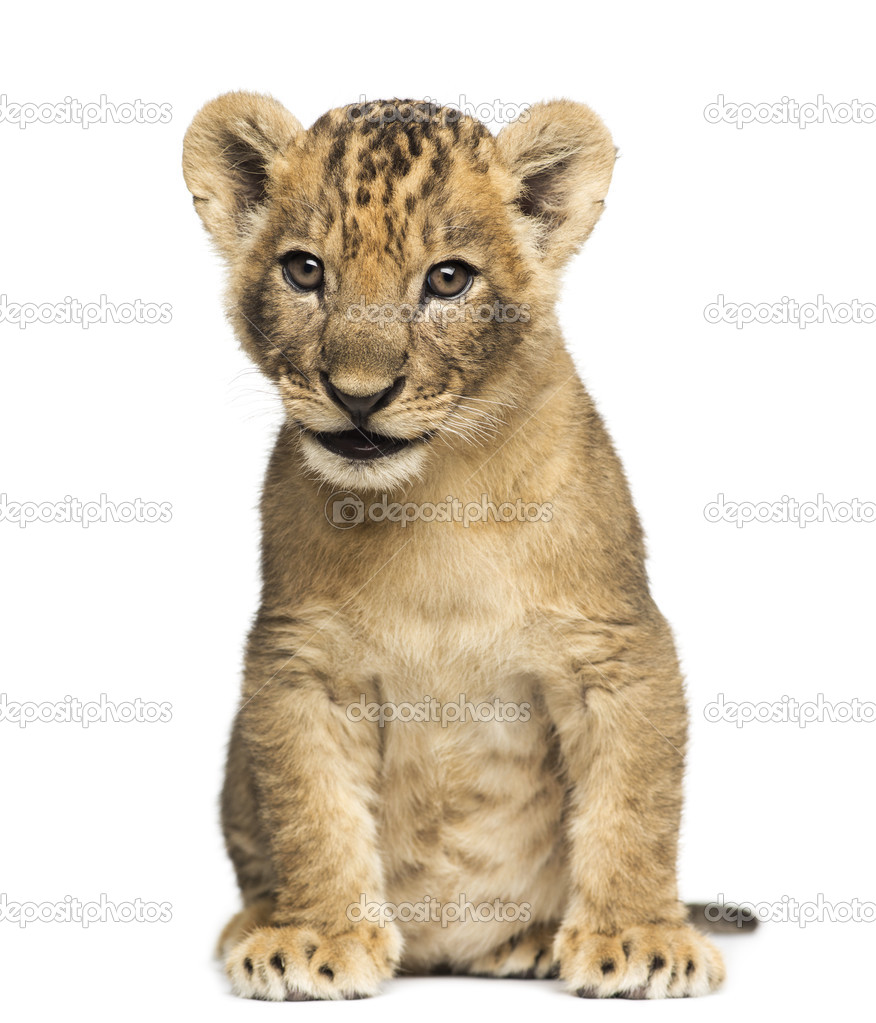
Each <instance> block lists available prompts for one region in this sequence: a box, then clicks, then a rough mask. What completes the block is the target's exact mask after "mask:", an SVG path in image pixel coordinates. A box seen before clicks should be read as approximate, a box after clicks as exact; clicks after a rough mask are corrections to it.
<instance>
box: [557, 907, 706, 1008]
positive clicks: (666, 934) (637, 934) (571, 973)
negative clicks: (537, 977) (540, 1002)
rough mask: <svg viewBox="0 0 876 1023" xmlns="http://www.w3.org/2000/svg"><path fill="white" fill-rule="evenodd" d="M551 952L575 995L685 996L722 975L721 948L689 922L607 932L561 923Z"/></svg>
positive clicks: (703, 991)
mask: <svg viewBox="0 0 876 1023" xmlns="http://www.w3.org/2000/svg"><path fill="white" fill-rule="evenodd" d="M554 957H555V958H556V959H558V960H559V963H560V978H561V979H562V980H564V981H565V983H566V987H567V989H568V990H569V991H571V992H572V993H573V994H576V995H578V997H579V998H687V997H691V996H695V995H706V994H708V993H709V992H710V991H714V990H715V988H717V987H718V986H719V985H720V984H721V982H722V981H723V979H724V960H723V959H722V957H721V953H720V952H719V951H718V949H717V948H715V946H714V945H713V944H712V943H711V942H710V941H709V940H708V938H705V937H704V936H703V935H702V934H700V933H699V931H695V930H694V929H693V928H692V927H688V926H680V927H673V926H664V925H659V926H658V925H648V926H644V927H630V928H628V929H626V930H624V931H621V932H620V933H619V934H617V935H612V936H608V935H604V934H593V933H591V932H588V931H586V930H584V929H583V928H577V927H573V926H566V927H564V928H563V929H562V930H561V931H560V933H559V934H558V935H557V940H556V944H555V946H554Z"/></svg>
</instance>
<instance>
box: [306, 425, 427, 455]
mask: <svg viewBox="0 0 876 1023" xmlns="http://www.w3.org/2000/svg"><path fill="white" fill-rule="evenodd" d="M313 437H314V438H315V439H316V440H318V441H319V443H320V444H322V446H323V447H324V448H325V449H326V451H331V452H332V453H333V454H335V455H340V456H341V457H342V458H350V459H352V460H353V461H357V462H366V461H370V460H371V459H373V458H385V457H386V456H387V455H394V454H395V453H396V452H397V451H402V450H404V448H407V447H410V446H411V445H412V444H417V443H419V442H420V441H422V440H425V439H426V437H425V436H423V437H416V438H414V439H413V440H408V439H407V438H405V437H384V436H383V435H382V434H380V433H371V432H370V431H369V430H343V431H342V432H341V433H315V434H313Z"/></svg>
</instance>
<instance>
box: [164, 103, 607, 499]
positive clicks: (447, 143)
mask: <svg viewBox="0 0 876 1023" xmlns="http://www.w3.org/2000/svg"><path fill="white" fill-rule="evenodd" d="M613 159H614V150H613V147H612V146H611V144H610V140H609V138H608V134H607V132H606V131H605V129H604V128H603V127H602V125H601V123H600V122H599V121H598V119H597V118H596V117H595V115H593V114H592V113H591V112H590V111H589V110H587V108H586V107H581V106H578V105H576V104H571V103H562V102H561V103H556V104H550V105H546V106H542V107H537V108H534V109H533V110H531V111H528V112H527V114H526V115H524V117H523V118H521V120H520V121H518V122H515V123H514V124H512V125H509V126H508V127H507V128H505V129H504V130H503V131H502V132H501V133H500V135H499V136H498V137H493V136H492V135H491V134H490V132H489V131H488V130H487V129H486V128H485V127H484V126H483V125H482V124H480V123H479V122H478V121H475V120H473V119H471V118H468V117H464V116H460V115H459V114H458V113H457V112H456V111H455V110H452V109H449V108H439V107H435V106H431V105H428V104H423V103H413V102H400V101H391V102H379V103H372V104H367V105H364V106H361V105H360V106H352V107H343V108H340V109H338V110H333V111H331V112H329V113H328V114H325V115H324V116H323V117H321V118H320V119H319V120H318V121H317V122H316V123H315V124H314V125H313V126H312V127H311V128H310V129H309V130H307V131H305V130H304V129H303V128H302V127H301V125H300V124H299V123H298V122H297V121H296V120H295V119H294V118H293V117H292V116H291V115H290V114H289V113H288V112H287V111H286V110H285V109H284V108H283V107H281V106H280V105H279V104H278V103H276V102H275V101H273V100H271V99H268V98H266V97H263V96H254V95H250V94H245V93H230V94H227V95H226V96H223V97H220V98H219V99H218V100H215V101H213V103H210V104H208V105H207V106H206V107H205V108H204V109H203V110H202V111H201V112H200V113H199V114H198V116H197V117H196V118H195V121H194V122H193V124H192V126H191V127H190V129H189V131H188V133H187V136H186V144H185V154H184V171H185V174H186V180H187V183H188V185H189V188H190V190H191V191H192V193H193V195H194V197H195V204H196V208H197V209H198V212H199V213H200V215H201V217H202V219H203V220H204V222H205V224H206V226H207V227H208V228H209V229H210V231H211V232H212V233H213V235H214V237H215V239H216V241H217V243H218V245H219V247H220V249H221V250H222V252H223V254H224V255H225V256H226V257H227V259H228V261H229V264H230V268H231V281H230V284H231V288H230V300H231V315H232V319H233V321H234V323H235V326H236V329H237V331H238V334H239V336H240V338H241V341H242V343H243V345H244V347H245V348H246V350H247V351H248V352H249V354H250V355H251V357H252V358H253V359H254V360H255V361H256V363H257V364H258V365H259V366H260V368H261V369H262V370H263V371H264V372H265V374H266V375H267V376H268V377H270V378H271V379H272V380H274V381H275V382H276V383H277V385H278V387H279V389H280V393H281V395H282V397H283V400H284V404H285V407H286V412H287V416H288V418H289V420H290V422H292V423H293V424H295V425H296V426H297V427H298V428H299V429H300V435H301V450H302V453H303V455H304V457H305V459H306V461H307V463H308V464H309V466H310V467H311V468H312V469H314V470H316V472H317V473H318V475H319V476H320V477H322V478H324V479H326V480H329V481H330V482H331V483H333V484H337V485H340V486H355V487H358V488H359V489H362V488H367V489H381V488H386V487H389V486H392V485H393V484H398V483H401V482H404V481H406V480H408V479H410V478H412V477H414V476H417V475H419V474H421V473H422V471H423V470H424V468H425V467H426V466H427V464H428V459H429V457H430V454H431V453H432V451H433V450H434V449H435V448H436V446H438V445H436V441H438V439H439V438H442V439H443V440H445V441H451V442H452V441H454V440H456V441H459V440H460V439H462V440H476V439H477V438H479V437H481V436H483V435H484V433H485V432H486V433H489V432H490V431H491V430H493V429H494V428H495V424H496V423H497V417H496V416H495V411H496V410H497V409H498V408H499V407H500V406H499V405H496V404H493V403H495V402H502V401H503V397H508V396H509V395H508V391H509V389H513V388H514V372H515V367H516V369H517V372H518V374H519V373H522V372H525V365H526V362H527V356H526V353H527V352H531V349H532V346H533V345H534V344H535V343H537V340H536V339H537V337H538V329H537V326H538V325H537V324H533V316H537V310H539V309H543V308H545V300H546V296H547V300H548V301H550V300H551V299H552V290H553V287H554V278H555V276H556V271H557V269H558V268H559V266H560V265H561V264H562V262H564V261H565V259H566V258H567V256H568V255H569V253H570V252H571V251H573V250H574V249H575V248H576V247H577V246H578V245H579V244H580V243H581V241H582V240H583V238H584V237H586V235H587V234H588V233H589V231H590V230H591V229H592V226H593V224H594V223H595V221H596V219H597V217H598V215H599V212H600V211H601V200H602V197H603V196H604V193H605V191H606V190H607V187H608V182H609V179H610V174H611V166H612V163H613ZM518 353H520V354H518ZM440 447H441V448H442V449H443V451H444V452H446V451H447V450H448V445H447V444H441V445H440Z"/></svg>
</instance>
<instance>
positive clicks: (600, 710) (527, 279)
mask: <svg viewBox="0 0 876 1023" xmlns="http://www.w3.org/2000/svg"><path fill="white" fill-rule="evenodd" d="M452 113H453V112H452V111H451V112H448V111H446V110H444V109H441V108H430V107H427V106H425V105H423V104H412V103H407V104H406V103H401V102H399V101H389V102H387V103H384V104H375V105H373V106H371V107H365V108H342V109H339V110H334V111H331V112H330V113H329V114H327V115H325V116H324V117H322V118H320V120H319V121H317V122H316V124H315V125H314V126H313V127H311V128H310V129H309V130H307V131H305V130H304V129H303V128H302V127H301V125H300V124H299V123H298V121H296V120H295V118H294V117H292V116H291V115H290V114H289V113H288V112H287V111H286V110H285V109H284V108H283V107H282V106H280V104H278V103H277V102H276V101H274V100H272V99H270V98H268V97H265V96H257V95H250V94H245V93H233V94H229V95H226V96H223V97H220V98H219V99H218V100H215V101H213V102H212V103H210V104H208V105H207V106H206V107H204V109H203V110H202V111H201V112H200V113H199V114H198V115H197V117H196V118H195V120H194V122H193V124H192V126H191V128H190V129H189V132H188V134H187V136H186V143H185V153H184V161H183V163H184V171H185V177H186V182H187V184H188V186H189V189H190V190H191V192H192V193H193V195H194V198H195V205H196V209H197V210H198V213H199V214H200V216H201V218H202V219H203V221H204V223H205V225H206V226H207V228H208V229H209V230H210V231H211V233H212V234H213V237H214V239H215V241H216V243H217V245H218V247H219V249H220V251H221V252H222V253H223V254H224V256H225V257H226V259H227V261H228V265H229V271H230V273H229V293H228V308H229V315H230V317H231V320H232V322H233V324H234V326H235V329H236V331H237V333H238V336H239V338H240V340H241V344H242V345H243V347H244V349H245V350H246V351H247V352H248V353H249V355H250V356H251V357H252V358H253V359H254V361H255V362H256V364H257V365H258V366H259V367H260V368H261V369H262V370H263V372H264V373H265V374H266V375H267V377H268V378H269V379H271V380H273V381H274V382H275V383H276V385H277V387H278V389H279V392H280V394H281V396H282V398H283V401H284V404H285V407H286V411H287V422H286V425H285V426H284V427H283V428H282V430H281V431H280V435H279V437H278V439H277V444H276V448H275V451H274V454H273V457H272V460H271V464H270V467H269V469H268V473H267V478H266V481H265V491H264V497H263V502H262V515H263V528H264V536H263V576H264V589H263V597H262V605H261V608H260V611H259V614H258V617H257V620H256V623H255V625H254V627H253V629H252V632H251V635H250V639H249V644H248V650H247V657H246V671H245V681H244V686H243V697H242V701H241V706H240V710H239V713H238V715H237V719H236V722H235V726H234V730H233V734H232V741H231V746H230V749H229V758H228V773H227V778H226V784H225V790H224V795H223V823H224V828H225V834H226V839H227V842H228V847H229V852H230V855H231V857H232V859H233V861H234V864H235V867H236V869H237V874H238V879H239V882H240V886H241V890H242V893H243V899H244V903H245V906H247V907H250V908H249V909H245V910H244V914H243V915H242V916H241V917H238V918H235V920H234V921H232V924H231V925H229V929H227V931H226V935H225V936H224V942H223V947H224V954H225V956H226V966H227V971H228V974H229V977H230V978H231V981H232V984H233V986H234V989H235V990H236V991H237V992H238V993H239V994H242V995H247V996H253V997H261V998H270V999H275V998H280V999H282V998H304V997H306V998H333V997H351V996H353V995H365V994H372V993H374V992H375V991H376V989H377V986H378V984H379V982H380V981H381V980H382V979H384V978H386V977H389V976H391V975H392V973H393V972H394V971H395V970H396V969H397V968H398V967H399V964H400V966H401V968H402V969H407V970H413V971H424V970H431V969H435V968H438V967H442V966H443V967H449V968H450V969H451V970H453V971H456V972H472V973H479V974H491V975H496V976H505V975H512V974H514V975H516V974H520V975H524V976H547V975H550V974H551V973H552V971H556V970H559V973H560V976H561V977H562V978H563V979H564V981H565V982H566V985H567V986H568V988H569V989H570V990H571V991H574V992H577V993H578V994H580V995H595V996H609V995H612V994H615V993H621V994H623V995H626V996H627V997H644V996H647V997H664V996H681V995H688V994H703V993H706V992H707V991H709V990H711V989H713V988H714V987H716V986H717V985H718V984H719V983H720V981H721V979H722V978H723V966H722V963H721V957H720V954H719V953H718V951H717V950H716V949H715V948H714V947H713V946H712V945H711V944H710V943H709V942H708V941H707V939H705V938H704V937H703V936H701V935H700V934H699V933H698V932H697V931H696V930H694V929H693V928H691V927H690V926H688V924H687V923H686V913H685V909H684V906H683V905H682V904H681V903H680V902H679V900H678V893H677V890H676V853H677V842H678V826H679V816H680V811H681V785H682V773H683V758H684V749H685V741H686V728H687V725H686V711H685V704H684V697H683V687H682V679H681V675H680V673H679V668H678V664H677V660H676V655H675V652H674V648H673V641H672V637H671V635H670V631H669V629H668V627H667V625H666V622H665V621H664V619H663V618H662V617H661V615H660V613H659V611H658V610H657V608H656V607H655V606H654V604H653V602H652V600H651V597H650V595H649V592H648V586H647V579H646V574H645V568H644V545H643V539H642V533H641V529H640V527H639V522H638V519H637V517H636V514H635V511H634V509H633V507H632V503H631V500H630V495H629V491H628V488H627V484H626V481H625V478H624V474H623V471H622V469H621V466H620V464H619V462H618V459H617V457H616V455H615V452H614V450H613V448H612V445H611V442H610V440H609V438H608V436H607V434H606V432H605V429H604V427H603V424H602V421H601V419H600V417H599V415H598V413H597V412H596V410H595V408H594V406H593V403H592V401H591V399H590V398H589V396H588V395H587V393H586V391H585V390H584V387H583V385H582V383H581V381H580V379H579V378H578V376H577V374H576V372H575V370H574V367H573V364H572V361H571V358H570V356H569V354H568V352H567V351H566V349H565V347H564V344H563V340H562V337H561V334H560V330H559V327H558V325H557V321H556V317H555V313H554V303H555V300H556V296H557V290H558V287H559V275H560V271H561V269H562V267H563V266H564V264H565V263H566V261H567V260H568V258H569V257H570V256H571V255H572V253H573V252H575V251H576V250H577V248H578V247H579V246H580V245H581V243H582V242H583V241H584V239H585V238H586V237H587V236H588V235H589V233H590V231H591V230H592V228H593V226H594V224H595V223H596V220H597V219H598V217H599V215H600V213H601V210H602V203H603V199H604V197H605V194H606V192H607V189H608V185H609V181H610V178H611V170H612V166H613V162H614V155H615V151H614V147H613V145H612V143H611V139H610V136H609V134H608V132H607V131H606V129H605V127H604V126H603V124H602V123H601V121H600V120H599V119H598V118H597V117H596V115H595V114H594V113H593V112H592V111H590V110H589V109H588V108H587V107H584V106H581V105H579V104H575V103H571V102H568V101H557V102H553V103H546V104H542V105H539V106H536V107H533V108H532V109H531V110H530V111H528V114H527V116H525V117H524V118H521V120H519V121H518V122H515V123H514V124H511V125H509V126H508V127H506V128H504V129H503V130H502V131H501V132H500V133H499V135H498V136H497V137H493V136H492V135H491V134H490V133H489V132H488V131H487V130H486V129H484V127H483V126H482V125H480V124H479V123H478V122H476V121H473V120H471V119H469V118H461V119H456V118H454V117H453V116H452ZM364 114H371V115H380V116H373V117H372V118H371V120H370V121H369V119H368V118H367V117H366V116H364ZM297 250H301V251H306V252H309V253H313V254H315V255H316V256H318V257H319V258H320V259H321V260H322V262H323V264H324V266H325V284H324V287H323V290H322V292H321V293H319V294H317V293H296V292H295V291H294V290H293V289H291V288H290V286H289V285H288V284H287V283H286V281H284V280H283V274H282V271H281V268H280V260H281V258H282V257H283V256H284V254H285V253H289V252H292V251H297ZM451 258H454V259H462V260H465V261H466V262H467V263H469V264H471V265H472V266H474V267H475V268H476V269H478V270H479V273H478V274H477V276H476V277H475V278H474V282H473V284H472V287H471V289H470V290H469V291H468V292H467V293H466V294H465V295H464V296H462V297H461V298H460V299H455V300H453V302H452V303H451V302H447V303H443V302H441V301H434V300H433V301H432V302H431V303H430V308H431V310H432V313H433V315H432V316H431V318H429V319H427V320H426V321H425V322H421V323H413V324H412V323H405V322H402V323H398V322H396V323H389V324H380V325H375V324H373V323H369V322H366V321H362V320H361V319H355V318H352V317H351V316H350V315H349V313H350V310H351V309H353V308H358V306H359V304H360V303H362V302H363V301H364V302H365V303H371V304H378V305H388V306H391V307H395V306H398V305H399V304H404V303H409V304H413V305H417V303H418V302H420V301H421V300H422V282H423V280H424V277H425V275H426V273H427V271H428V270H429V268H430V267H431V266H433V265H435V264H436V263H438V262H439V261H442V260H448V259H451ZM497 303H499V304H503V305H509V304H511V305H513V306H515V307H516V308H518V309H520V308H523V309H524V310H525V313H526V315H525V318H523V319H518V320H517V321H515V322H510V323H509V322H501V321H500V320H499V319H498V318H494V319H490V320H487V321H479V320H476V319H472V318H469V319H464V320H463V319H459V318H454V319H452V320H451V319H450V318H449V314H448V313H447V309H448V308H449V307H450V305H451V304H453V305H455V306H457V307H458V306H462V305H467V306H484V305H486V306H490V307H495V306H496V304H497ZM402 377H403V378H404V380H403V387H402V389H401V391H400V392H399V393H398V395H397V396H396V397H395V398H394V400H392V401H391V402H390V403H389V404H388V405H387V406H386V407H385V408H382V409H381V410H379V411H377V412H376V413H374V415H373V416H372V418H371V419H370V420H369V423H368V428H369V429H370V430H372V431H374V432H376V433H379V434H383V435H386V436H395V437H405V438H418V437H421V436H422V435H424V434H428V435H429V436H428V439H426V440H423V441H421V442H420V443H417V444H413V445H411V446H409V447H408V448H405V449H404V450H402V451H400V452H399V453H397V454H394V455H391V456H388V457H385V458H380V459H376V460H374V461H372V462H368V463H361V462H352V461H350V460H348V459H345V458H343V457H342V456H340V455H337V454H332V453H330V452H329V451H327V450H326V449H325V448H324V447H323V446H322V445H320V444H319V443H318V442H317V441H316V439H315V436H314V435H315V434H317V433H321V432H330V433H331V432H336V431H343V430H348V429H349V428H350V421H349V419H348V418H347V416H346V413H344V412H343V411H342V410H341V408H340V407H339V406H338V405H337V404H336V403H334V402H332V401H331V400H329V398H328V397H327V393H326V388H325V383H324V382H325V381H326V380H328V381H330V382H331V384H332V385H333V386H335V387H337V388H338V389H339V390H342V391H345V392H347V393H349V394H353V395H367V394H371V393H374V392H377V391H380V390H382V389H384V388H386V387H389V386H390V385H391V384H393V382H394V381H398V380H399V379H400V378H402ZM342 489H350V490H353V491H355V492H356V493H357V494H359V495H360V496H361V497H362V498H363V499H364V500H366V501H371V500H374V501H376V500H378V499H380V497H381V495H384V494H387V495H389V498H390V499H395V500H398V501H402V502H416V503H418V504H422V503H424V502H432V503H439V502H443V501H445V500H446V499H447V498H448V496H452V497H455V498H456V499H458V500H459V501H460V502H462V503H463V504H464V503H466V502H469V501H474V502H480V500H481V496H482V495H487V497H488V498H489V499H490V500H492V501H494V502H495V503H496V504H499V503H501V502H504V501H510V502H512V503H513V502H515V501H517V500H518V499H520V500H522V501H523V502H536V503H538V504H540V505H542V506H543V505H549V506H550V516H549V518H548V519H547V520H545V521H539V522H496V521H485V522H477V523H471V524H469V525H468V526H467V527H465V526H464V525H463V524H462V523H460V522H444V523H440V522H432V523H430V522H423V521H417V522H413V523H410V524H408V525H407V526H404V527H403V526H402V525H401V524H399V523H397V522H370V521H366V522H363V523H361V524H360V525H357V526H355V527H354V528H351V529H337V528H335V527H334V526H333V525H332V524H331V523H330V522H329V521H328V520H327V518H326V514H325V506H326V501H327V499H328V498H329V496H330V495H331V494H332V492H333V491H337V490H342ZM460 694H463V695H464V697H465V699H467V700H469V701H471V702H472V703H473V704H485V703H489V702H491V701H494V700H496V699H500V700H501V701H503V702H505V703H510V702H516V703H518V704H528V705H529V706H530V707H531V713H530V715H529V717H528V720H525V721H524V720H520V721H516V722H507V721H506V722H500V721H491V722H483V721H468V720H467V721H464V722H456V723H451V724H448V725H447V726H445V727H442V725H441V723H440V722H433V721H421V722H413V721H412V722H399V721H395V722H390V723H387V724H386V725H385V726H384V727H380V726H379V725H378V724H377V723H376V722H373V721H354V720H350V716H349V714H348V708H349V707H350V706H351V705H352V704H356V703H358V702H359V701H360V700H361V699H362V698H363V696H364V699H365V701H366V702H370V701H374V702H378V703H386V702H393V703H396V704H398V703H403V702H417V701H423V700H425V698H426V697H431V699H432V700H440V701H443V703H445V704H449V703H454V702H457V701H458V699H459V696H460ZM363 895H364V896H365V898H366V900H367V901H368V902H380V903H385V902H390V903H393V904H396V905H398V904H401V903H405V902H411V903H420V902H422V901H423V900H424V899H426V898H427V897H428V898H429V899H431V900H439V901H440V902H441V903H442V904H449V903H453V902H457V901H458V900H459V899H460V897H461V896H462V897H464V899H465V900H468V901H469V902H470V903H472V904H475V905H478V904H482V903H490V904H492V903H493V902H494V900H496V899H498V900H501V901H502V902H503V903H505V904H510V903H514V904H519V905H526V906H528V907H530V908H529V910H528V912H527V914H526V919H525V920H524V919H522V918H521V919H518V920H516V921H514V922H509V921H500V920H490V921H483V920H471V919H466V920H465V921H463V922H458V923H451V924H449V925H447V926H442V925H441V923H440V922H428V923H415V922H410V923H387V924H386V926H374V925H367V924H364V923H354V922H351V919H350V916H349V913H348V910H349V907H350V906H351V905H353V904H356V903H358V902H359V901H360V898H361V897H362V896H363Z"/></svg>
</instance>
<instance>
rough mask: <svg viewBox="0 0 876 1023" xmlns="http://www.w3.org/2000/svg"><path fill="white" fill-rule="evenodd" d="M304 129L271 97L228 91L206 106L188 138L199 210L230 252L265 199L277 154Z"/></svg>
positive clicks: (188, 175) (186, 151) (186, 165)
mask: <svg viewBox="0 0 876 1023" xmlns="http://www.w3.org/2000/svg"><path fill="white" fill-rule="evenodd" d="M303 130H304V129H303V128H302V127H301V124H300V123H299V122H298V121H297V120H296V119H295V118H294V117H293V116H292V115H291V114H290V113H289V111H288V110H287V109H286V108H285V107H284V106H283V105H282V104H281V103H278V102H277V101H276V100H275V99H273V98H271V97H270V96H260V95H258V94H257V93H253V92H228V93H225V95H224V96H219V97H218V99H214V100H212V101H211V102H210V103H208V104H207V105H206V106H204V107H202V108H201V110H200V111H198V113H197V114H196V115H195V119H194V120H193V121H192V123H191V125H190V126H189V130H188V131H187V132H186V137H185V140H184V142H183V175H184V176H185V179H186V185H188V189H189V191H190V192H191V193H192V195H193V196H194V202H195V209H196V210H197V211H198V213H199V215H200V217H201V220H203V222H204V225H205V226H206V228H207V230H208V231H210V233H211V234H212V235H213V238H214V239H215V241H216V243H217V245H218V246H219V248H220V249H221V250H222V252H223V253H224V254H225V255H226V256H232V255H233V253H234V252H235V250H236V249H237V247H238V245H239V243H240V238H241V235H242V234H244V233H245V229H246V222H247V219H248V217H249V214H250V213H251V212H252V211H253V210H255V209H257V208H258V206H259V205H260V204H261V203H262V202H263V201H264V199H265V197H266V195H267V190H268V182H269V179H270V173H271V163H272V162H273V160H274V158H275V157H276V156H277V155H278V154H280V153H283V152H284V151H285V150H286V149H287V148H288V147H289V145H290V143H291V142H292V140H293V139H294V138H295V136H296V135H298V133H299V132H301V131H303Z"/></svg>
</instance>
